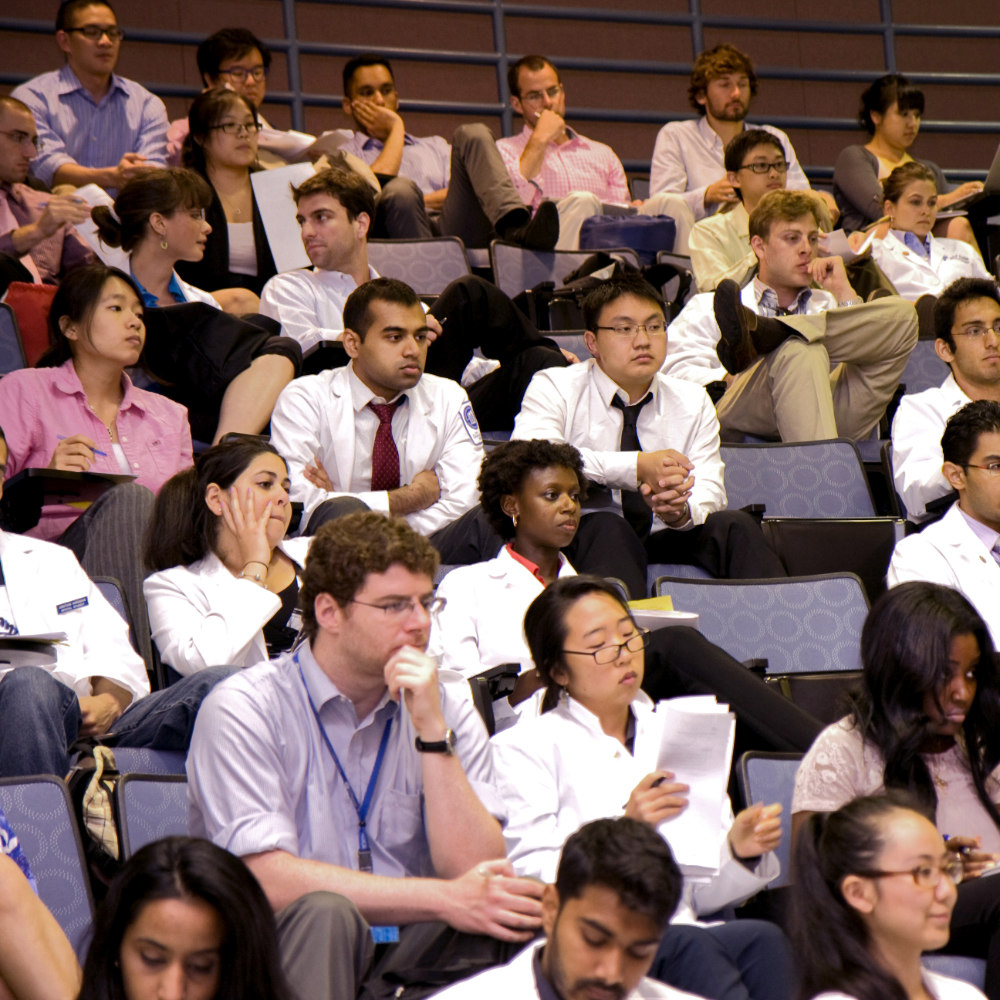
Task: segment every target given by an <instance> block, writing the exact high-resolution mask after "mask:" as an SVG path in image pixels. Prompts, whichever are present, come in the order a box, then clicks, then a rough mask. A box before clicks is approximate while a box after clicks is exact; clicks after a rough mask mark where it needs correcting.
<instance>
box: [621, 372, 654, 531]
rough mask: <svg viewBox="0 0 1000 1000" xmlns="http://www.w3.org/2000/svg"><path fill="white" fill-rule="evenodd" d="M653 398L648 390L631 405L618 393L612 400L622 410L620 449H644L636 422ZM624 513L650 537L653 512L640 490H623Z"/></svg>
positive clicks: (629, 520) (627, 519) (630, 522)
mask: <svg viewBox="0 0 1000 1000" xmlns="http://www.w3.org/2000/svg"><path fill="white" fill-rule="evenodd" d="M652 398H653V394H652V393H651V392H647V393H646V395H645V396H643V398H642V399H640V400H639V402H638V403H632V404H631V405H630V404H628V403H624V402H622V399H621V397H620V396H617V395H616V396H615V397H614V399H612V400H611V405H612V406H613V407H614V408H615V409H616V410H621V411H622V436H621V442H620V443H619V445H618V450H619V451H642V445H641V444H640V443H639V432H638V431H637V430H636V423H637V422H638V420H639V413H640V411H641V410H642V408H643V407H644V406H645V405H646V404H647V403H648V402H649V401H650V400H651V399H652ZM622 514H624V515H625V520H626V521H628V523H629V524H631V525H632V528H633V530H634V531H635V533H636V534H637V535H638V536H639V537H640V538H641V539H643V541H645V539H647V538H648V537H649V529H650V527H651V526H652V523H653V512H652V510H650V508H649V505H648V504H647V503H646V501H645V500H644V499H643V497H642V494H641V493H640V492H639V491H638V490H622Z"/></svg>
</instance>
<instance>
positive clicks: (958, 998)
mask: <svg viewBox="0 0 1000 1000" xmlns="http://www.w3.org/2000/svg"><path fill="white" fill-rule="evenodd" d="M924 986H926V987H927V990H928V992H929V993H930V995H931V996H932V997H934V998H935V1000H986V997H985V995H984V994H983V993H982V992H981V991H980V990H979V989H978V988H977V987H975V986H973V985H972V983H967V982H965V981H964V980H962V979H952V977H951V976H942V975H941V974H940V973H939V972H931V971H930V969H924ZM812 1000H856V998H855V997H852V996H851V995H850V994H849V993H831V992H826V993H817V994H816V996H814V997H813V998H812Z"/></svg>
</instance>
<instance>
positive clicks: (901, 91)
mask: <svg viewBox="0 0 1000 1000" xmlns="http://www.w3.org/2000/svg"><path fill="white" fill-rule="evenodd" d="M894 104H895V105H896V106H897V107H898V109H899V110H900V111H903V112H905V111H916V112H917V113H918V114H921V115H922V114H923V113H924V92H923V91H922V90H921V89H920V88H919V87H915V86H914V85H913V84H912V83H910V81H909V80H907V78H906V77H905V76H902V75H901V74H899V73H889V74H887V75H886V76H880V77H879V78H878V79H877V80H876V81H875V82H874V83H873V84H871V85H870V86H869V87H866V88H865V91H864V93H862V95H861V107H860V109H859V110H858V122H859V123H860V124H861V127H862V128H863V129H864V130H865V131H866V132H867V133H868V134H869V135H874V134H875V122H874V120H873V119H872V112H873V111H876V112H878V113H879V114H880V115H884V114H885V113H886V111H888V110H889V108H891V107H892V106H893V105H894Z"/></svg>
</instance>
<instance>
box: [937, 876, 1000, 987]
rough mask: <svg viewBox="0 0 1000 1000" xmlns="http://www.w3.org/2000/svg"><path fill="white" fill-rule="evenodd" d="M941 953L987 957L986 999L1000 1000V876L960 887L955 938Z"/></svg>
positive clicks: (954, 920)
mask: <svg viewBox="0 0 1000 1000" xmlns="http://www.w3.org/2000/svg"><path fill="white" fill-rule="evenodd" d="M941 951H942V952H946V953H948V954H949V955H969V956H971V957H973V958H985V959H986V987H985V992H986V996H987V997H988V998H989V1000H1000V876H997V875H989V876H987V877H985V878H984V877H980V878H973V879H969V881H968V882H962V883H961V884H960V885H959V887H958V901H957V902H956V903H955V909H954V910H952V913H951V939H950V940H949V941H948V944H947V945H946V946H945V947H944V948H942V949H941Z"/></svg>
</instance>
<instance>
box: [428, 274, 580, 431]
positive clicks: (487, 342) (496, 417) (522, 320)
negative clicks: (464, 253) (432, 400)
mask: <svg viewBox="0 0 1000 1000" xmlns="http://www.w3.org/2000/svg"><path fill="white" fill-rule="evenodd" d="M431 315H432V316H434V317H435V318H436V319H437V320H438V322H440V324H441V326H442V328H443V333H442V334H441V336H439V337H438V338H437V339H436V340H435V341H434V343H433V344H431V346H430V349H429V350H428V352H427V371H429V372H430V373H431V374H432V375H442V376H444V377H445V378H450V379H454V381H456V382H458V381H460V380H461V378H462V372H463V371H465V367H466V365H468V363H469V361H470V360H472V355H473V352H474V351H475V350H476V348H478V349H479V350H480V351H482V353H483V354H484V355H485V356H486V357H487V358H495V359H496V360H497V361H499V362H500V368H499V369H498V370H497V371H495V372H491V373H490V374H489V375H487V376H486V377H485V378H482V379H480V380H479V381H478V382H476V383H475V384H474V385H473V386H472V387H471V388H470V390H469V399H470V400H471V402H472V405H473V408H474V409H475V411H476V418H477V419H478V420H479V422H480V423H481V424H482V425H483V426H484V427H485V428H486V429H487V430H510V429H511V428H512V427H513V426H514V416H515V415H516V414H517V412H518V410H520V408H521V398H522V397H523V396H524V390H525V389H526V388H527V387H528V383H529V382H530V381H531V377H532V375H534V374H535V372H537V371H540V370H541V369H542V368H556V367H558V368H563V367H565V366H566V365H567V364H568V362H567V360H566V358H565V357H563V354H562V352H561V351H560V350H559V349H558V348H557V347H556V346H555V344H554V343H553V341H551V340H548V339H547V338H545V337H542V336H541V335H540V334H539V332H538V330H537V329H536V328H535V326H534V324H533V323H532V322H531V321H530V320H529V319H528V317H527V316H525V315H524V313H522V312H521V310H520V309H518V308H517V306H515V305H514V303H513V302H512V301H511V300H510V298H509V297H508V296H506V295H504V293H503V292H501V291H500V289H499V288H497V287H496V285H493V284H491V283H490V282H488V281H483V279H482V278H477V277H473V276H469V277H466V278H459V279H458V280H457V281H453V282H452V283H451V284H450V285H448V287H447V288H445V289H444V291H443V292H442V293H441V294H440V295H439V296H438V297H437V299H436V300H435V301H434V305H433V306H431Z"/></svg>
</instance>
